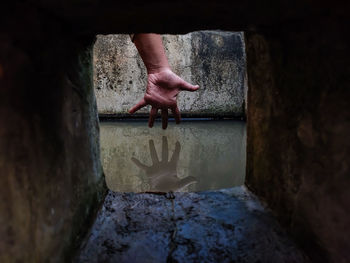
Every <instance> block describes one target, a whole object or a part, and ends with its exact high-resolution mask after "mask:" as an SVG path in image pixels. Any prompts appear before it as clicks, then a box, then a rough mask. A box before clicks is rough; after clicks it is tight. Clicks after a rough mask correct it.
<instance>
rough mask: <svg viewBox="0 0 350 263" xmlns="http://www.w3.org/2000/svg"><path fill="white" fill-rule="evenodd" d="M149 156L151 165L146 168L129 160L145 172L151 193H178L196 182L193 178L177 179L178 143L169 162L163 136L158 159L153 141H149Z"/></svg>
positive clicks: (135, 161)
mask: <svg viewBox="0 0 350 263" xmlns="http://www.w3.org/2000/svg"><path fill="white" fill-rule="evenodd" d="M149 150H150V156H151V159H152V165H150V166H147V165H145V164H143V163H141V162H140V161H139V160H138V159H136V158H134V157H132V158H131V160H132V161H133V162H134V163H135V164H136V165H137V167H139V168H140V169H142V170H144V171H145V172H146V175H147V178H148V182H149V184H150V191H151V192H169V191H178V190H180V189H182V188H184V187H186V186H188V185H190V184H193V183H195V182H197V179H196V178H195V177H193V176H187V177H185V178H181V179H180V178H179V177H178V173H177V165H178V162H179V157H180V151H181V146H180V143H179V142H176V144H175V151H174V153H173V155H172V157H171V158H170V160H169V149H168V139H167V137H165V136H163V139H162V155H161V159H159V158H158V155H157V152H156V148H155V146H154V141H153V140H150V141H149Z"/></svg>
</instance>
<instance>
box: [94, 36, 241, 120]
mask: <svg viewBox="0 0 350 263" xmlns="http://www.w3.org/2000/svg"><path fill="white" fill-rule="evenodd" d="M163 43H164V46H165V51H166V54H167V57H168V60H169V63H170V65H171V67H172V69H173V70H174V72H175V73H177V74H178V75H179V76H181V77H182V78H184V79H185V80H186V81H188V82H190V83H194V84H198V85H200V87H201V89H200V90H198V91H197V92H181V93H180V95H179V97H178V103H179V109H180V111H181V112H182V114H184V115H190V116H208V115H210V116H231V117H232V116H236V117H242V116H244V115H245V113H244V105H245V94H246V92H245V90H246V85H245V84H246V81H245V76H246V66H245V64H246V63H245V50H244V39H243V33H233V32H221V31H199V32H193V33H189V34H186V35H163ZM94 69H95V70H94V85H95V93H96V97H97V106H98V111H99V113H100V114H103V115H118V116H124V115H127V116H128V113H127V111H128V109H130V108H131V107H132V106H133V105H134V104H135V103H136V102H138V101H139V100H140V99H141V98H142V97H143V96H144V92H145V90H146V84H147V74H146V69H145V66H144V64H143V62H142V60H141V57H140V56H139V55H138V52H137V50H136V47H135V45H134V44H133V43H132V42H131V40H130V37H129V35H107V36H103V35H99V36H98V37H97V41H96V43H95V46H94ZM148 112H149V108H148V107H145V108H143V109H141V110H140V111H138V112H137V113H136V115H146V114H148Z"/></svg>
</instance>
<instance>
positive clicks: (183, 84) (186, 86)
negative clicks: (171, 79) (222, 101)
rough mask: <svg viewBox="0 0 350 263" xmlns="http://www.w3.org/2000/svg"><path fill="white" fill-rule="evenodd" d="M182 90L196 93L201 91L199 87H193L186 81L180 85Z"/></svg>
mask: <svg viewBox="0 0 350 263" xmlns="http://www.w3.org/2000/svg"><path fill="white" fill-rule="evenodd" d="M180 87H181V89H182V90H187V91H196V90H198V89H199V86H198V85H192V84H190V83H188V82H186V81H183V82H182V83H181V85H180Z"/></svg>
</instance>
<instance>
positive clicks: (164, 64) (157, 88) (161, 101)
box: [129, 34, 199, 129]
mask: <svg viewBox="0 0 350 263" xmlns="http://www.w3.org/2000/svg"><path fill="white" fill-rule="evenodd" d="M133 41H134V43H135V45H136V48H137V50H138V51H139V54H140V56H141V58H142V60H143V62H144V63H145V66H146V68H147V74H148V81H147V90H146V94H145V96H144V97H143V99H141V101H139V102H138V103H137V104H136V105H135V106H134V107H132V108H131V109H130V110H129V112H130V113H134V112H136V111H138V110H139V109H141V108H142V107H144V106H146V105H148V104H149V105H151V106H152V109H151V112H150V117H149V121H148V126H149V127H153V123H154V120H155V118H156V116H157V112H158V110H159V109H160V110H161V112H162V127H163V129H166V128H167V125H168V109H171V111H172V113H173V115H174V118H175V120H176V123H177V124H178V123H180V118H181V117H180V111H179V109H178V107H177V102H176V98H177V95H178V93H179V92H180V91H182V90H186V91H196V90H198V89H199V86H198V85H197V86H193V85H191V84H189V83H187V82H186V81H184V80H183V79H181V78H180V77H179V76H177V75H176V74H175V73H174V72H172V70H171V69H170V66H169V63H168V59H167V58H166V55H165V51H164V47H163V43H162V39H161V37H160V35H157V34H136V35H135V36H134V38H133Z"/></svg>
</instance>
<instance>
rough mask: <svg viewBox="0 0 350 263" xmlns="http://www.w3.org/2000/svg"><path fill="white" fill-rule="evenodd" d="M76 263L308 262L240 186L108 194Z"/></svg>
mask: <svg viewBox="0 0 350 263" xmlns="http://www.w3.org/2000/svg"><path fill="white" fill-rule="evenodd" d="M75 261H76V262H298V263H300V262H309V261H308V259H307V258H306V257H305V256H304V255H303V254H302V253H301V252H300V251H299V250H298V249H297V248H296V246H295V245H294V243H293V242H292V241H290V240H289V239H288V238H287V236H286V234H285V233H284V231H283V230H282V229H281V228H280V226H279V225H278V223H276V221H275V220H274V219H273V218H272V217H271V215H270V214H269V213H268V212H266V211H265V210H264V208H263V207H262V206H261V204H260V203H259V201H258V200H257V199H256V198H255V197H254V196H253V195H252V194H251V193H249V192H248V191H247V190H246V189H245V188H244V187H235V188H231V189H227V190H220V191H211V192H200V193H175V194H173V193H167V194H155V193H153V194H152V193H143V194H134V193H115V192H109V194H108V195H107V197H106V200H105V202H104V205H103V207H102V209H101V211H100V212H99V214H98V216H97V219H96V221H95V223H94V226H93V228H92V230H91V232H90V233H89V235H88V237H87V239H86V240H85V242H84V243H83V245H82V248H81V252H80V254H79V255H78V257H77V258H76V260H75Z"/></svg>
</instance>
